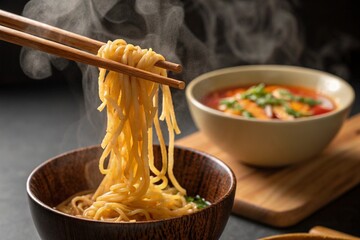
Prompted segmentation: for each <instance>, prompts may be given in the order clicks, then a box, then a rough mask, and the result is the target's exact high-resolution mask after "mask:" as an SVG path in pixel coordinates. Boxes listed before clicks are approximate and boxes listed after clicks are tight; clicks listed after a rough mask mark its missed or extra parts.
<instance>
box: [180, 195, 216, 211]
mask: <svg viewBox="0 0 360 240" xmlns="http://www.w3.org/2000/svg"><path fill="white" fill-rule="evenodd" d="M185 200H186V202H188V203H191V202H193V203H195V204H196V207H197V208H198V209H203V208H206V207H208V206H210V205H211V203H210V202H208V201H206V200H205V199H204V198H202V197H200V196H199V195H196V196H195V197H190V196H185Z"/></svg>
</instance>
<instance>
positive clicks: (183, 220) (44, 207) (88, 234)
mask: <svg viewBox="0 0 360 240" xmlns="http://www.w3.org/2000/svg"><path fill="white" fill-rule="evenodd" d="M101 152H102V149H101V148H100V147H98V146H94V147H89V148H83V149H78V150H75V151H72V152H69V153H65V154H62V155H60V156H57V157H54V158H52V159H50V160H48V161H46V162H45V163H43V164H42V165H40V166H39V167H38V168H36V169H35V170H34V171H33V172H32V173H31V174H30V176H29V178H28V181H27V193H28V197H29V205H30V210H31V214H32V217H33V220H34V223H35V226H36V228H37V231H38V233H39V235H40V237H41V238H42V239H52V240H56V239H77V240H81V239H86V240H91V239H97V240H99V239H107V240H111V239H218V238H219V237H220V235H221V233H222V231H223V230H224V227H225V225H226V223H227V220H228V218H229V215H230V212H231V209H232V206H233V201H234V195H235V188H236V179H235V176H234V174H233V172H232V171H231V169H230V168H229V167H227V166H226V165H225V164H224V163H222V162H221V161H220V160H218V159H216V158H215V157H213V156H210V155H208V154H205V153H202V152H199V151H196V150H191V149H186V148H179V147H176V148H175V153H174V156H175V167H174V174H175V176H176V178H177V179H178V181H179V182H180V184H181V185H182V186H183V187H184V188H186V189H187V194H188V195H189V196H195V195H196V194H199V195H200V196H201V197H204V198H205V199H206V200H208V201H210V202H211V203H212V205H211V206H209V207H207V208H205V209H203V210H201V211H199V212H196V213H193V214H190V215H186V216H182V217H177V218H172V219H167V220H156V221H143V222H136V223H129V222H124V223H110V222H101V221H94V220H86V219H80V218H77V217H73V216H69V215H67V214H63V213H61V212H59V211H57V210H54V209H53V207H55V206H56V205H58V204H59V203H61V202H62V201H64V200H65V199H67V198H68V197H69V196H71V195H73V194H75V193H78V192H81V191H84V190H88V189H95V188H96V187H97V186H98V184H99V182H100V180H101V178H102V176H101V174H100V173H99V169H98V160H99V157H100V154H101ZM154 154H155V159H156V161H158V163H159V161H160V148H159V147H158V146H155V147H154Z"/></svg>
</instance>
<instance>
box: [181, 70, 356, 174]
mask: <svg viewBox="0 0 360 240" xmlns="http://www.w3.org/2000/svg"><path fill="white" fill-rule="evenodd" d="M259 83H265V84H278V85H289V86H301V87H306V88H310V89H314V90H315V91H317V92H319V93H321V94H324V95H326V96H328V97H330V98H332V99H333V100H334V101H335V103H336V105H337V108H336V109H335V110H334V111H332V112H329V113H327V114H323V115H318V116H312V117H307V118H301V119H296V120H294V121H280V120H271V121H270V120H257V119H247V118H243V117H240V116H235V115H229V114H225V113H223V112H221V111H218V110H215V109H212V108H210V107H207V106H205V105H204V104H203V103H202V99H203V98H204V96H205V95H207V94H208V93H210V92H212V91H215V90H219V89H224V88H228V87H236V86H244V87H247V86H249V85H255V84H259ZM186 98H187V101H188V105H189V108H190V112H191V115H192V117H193V119H194V121H195V124H196V125H197V127H198V128H199V130H201V131H202V132H203V133H204V134H205V135H206V136H207V137H208V138H209V139H210V140H211V141H212V142H213V143H215V144H216V145H217V146H219V147H220V148H221V149H222V150H223V151H225V152H226V153H228V154H229V155H231V156H232V157H233V158H234V159H238V160H239V161H241V162H243V163H247V164H251V165H255V166H261V167H279V166H285V165H289V164H294V163H299V162H301V161H305V160H309V159H311V158H313V157H314V156H315V155H317V154H319V153H320V152H321V151H322V150H323V149H324V148H325V147H326V146H327V145H328V144H329V143H330V141H331V140H332V139H333V138H334V136H335V135H336V133H337V132H338V130H339V129H340V127H341V126H342V124H343V122H344V120H345V119H346V117H347V116H348V114H349V110H350V108H351V105H352V103H353V101H354V91H353V89H352V88H351V86H350V85H349V84H348V83H347V82H346V81H344V80H342V79H340V78H339V77H336V76H334V75H331V74H329V73H325V72H321V71H317V70H312V69H307V68H301V67H292V66H275V65H257V66H240V67H233V68H226V69H220V70H216V71H213V72H209V73H206V74H203V75H201V76H199V77H197V78H195V79H194V80H193V81H191V82H190V84H189V85H188V86H187V89H186Z"/></svg>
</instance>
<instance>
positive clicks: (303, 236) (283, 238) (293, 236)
mask: <svg viewBox="0 0 360 240" xmlns="http://www.w3.org/2000/svg"><path fill="white" fill-rule="evenodd" d="M342 239H343V240H345V239H346V238H339V237H330V236H325V235H315V234H309V233H288V234H281V235H276V236H272V237H266V238H261V239H260V240H342Z"/></svg>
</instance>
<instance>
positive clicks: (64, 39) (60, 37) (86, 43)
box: [0, 9, 182, 72]
mask: <svg viewBox="0 0 360 240" xmlns="http://www.w3.org/2000/svg"><path fill="white" fill-rule="evenodd" d="M0 25H3V26H6V27H9V28H13V29H16V30H19V31H22V32H26V33H30V34H32V35H35V36H38V37H42V38H46V39H49V40H52V41H55V42H58V43H62V44H66V45H68V46H71V47H74V48H77V49H80V50H84V51H87V52H89V53H92V54H95V55H96V54H97V52H98V50H99V48H100V47H101V46H102V45H104V44H106V43H104V42H101V41H97V40H95V39H91V38H88V37H85V36H82V35H79V34H76V33H73V32H69V31H66V30H64V29H61V28H57V27H54V26H51V25H48V24H45V23H42V22H38V21H35V20H32V19H29V18H26V17H23V16H20V15H16V14H13V13H10V12H6V11H3V10H1V9H0ZM155 65H156V66H158V67H161V68H165V69H168V70H170V71H173V72H181V71H182V66H181V65H180V64H177V63H172V62H168V61H158V62H157V63H156V64H155Z"/></svg>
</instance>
